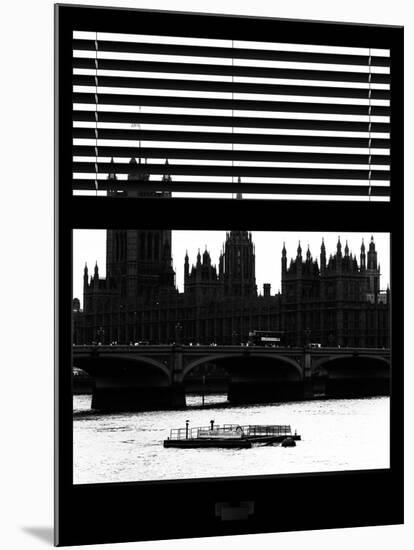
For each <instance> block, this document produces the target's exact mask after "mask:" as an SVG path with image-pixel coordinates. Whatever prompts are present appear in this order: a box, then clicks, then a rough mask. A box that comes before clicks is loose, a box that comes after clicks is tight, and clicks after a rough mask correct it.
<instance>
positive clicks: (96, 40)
mask: <svg viewBox="0 0 414 550" xmlns="http://www.w3.org/2000/svg"><path fill="white" fill-rule="evenodd" d="M95 191H96V196H98V33H97V32H95Z"/></svg>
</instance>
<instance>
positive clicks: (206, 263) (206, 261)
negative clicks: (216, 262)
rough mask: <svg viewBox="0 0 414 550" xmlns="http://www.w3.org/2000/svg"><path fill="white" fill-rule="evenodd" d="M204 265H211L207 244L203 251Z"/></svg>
mask: <svg viewBox="0 0 414 550" xmlns="http://www.w3.org/2000/svg"><path fill="white" fill-rule="evenodd" d="M203 265H210V254H209V253H208V251H207V245H206V249H205V250H204V253H203Z"/></svg>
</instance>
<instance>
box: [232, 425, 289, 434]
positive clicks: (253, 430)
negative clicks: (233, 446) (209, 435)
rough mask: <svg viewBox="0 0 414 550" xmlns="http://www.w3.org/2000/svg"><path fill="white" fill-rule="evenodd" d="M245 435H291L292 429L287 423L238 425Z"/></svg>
mask: <svg viewBox="0 0 414 550" xmlns="http://www.w3.org/2000/svg"><path fill="white" fill-rule="evenodd" d="M232 426H233V427H234V426H235V425H232V424H225V425H224V427H225V428H228V427H232ZM236 426H237V425H236ZM240 427H241V428H242V430H243V434H244V436H245V437H260V436H272V435H275V436H277V435H291V434H292V430H291V427H290V425H288V424H271V425H257V424H256V425H255V424H249V425H247V426H240ZM233 429H234V428H233Z"/></svg>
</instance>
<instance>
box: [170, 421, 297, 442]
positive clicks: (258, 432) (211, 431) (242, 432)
mask: <svg viewBox="0 0 414 550" xmlns="http://www.w3.org/2000/svg"><path fill="white" fill-rule="evenodd" d="M231 433H234V434H236V433H237V435H238V437H262V436H269V437H270V436H280V435H286V436H289V435H292V430H291V427H290V425H287V424H273V425H257V424H256V425H255V424H249V425H246V426H242V425H240V424H224V425H223V426H219V425H214V427H213V428H212V427H211V426H198V427H195V428H190V427H186V428H176V429H172V430H170V437H169V439H174V440H181V439H195V438H199V437H208V436H209V435H211V436H212V437H218V436H220V435H223V437H226V435H227V436H228V435H230V434H231Z"/></svg>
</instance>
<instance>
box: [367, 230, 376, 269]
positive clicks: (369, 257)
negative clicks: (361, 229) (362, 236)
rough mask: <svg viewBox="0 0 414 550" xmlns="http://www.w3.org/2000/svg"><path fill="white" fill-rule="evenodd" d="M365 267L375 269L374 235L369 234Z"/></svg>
mask: <svg viewBox="0 0 414 550" xmlns="http://www.w3.org/2000/svg"><path fill="white" fill-rule="evenodd" d="M367 264H368V265H367V267H368V269H377V252H376V250H375V243H374V237H373V236H371V242H370V243H369V250H368V254H367Z"/></svg>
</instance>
